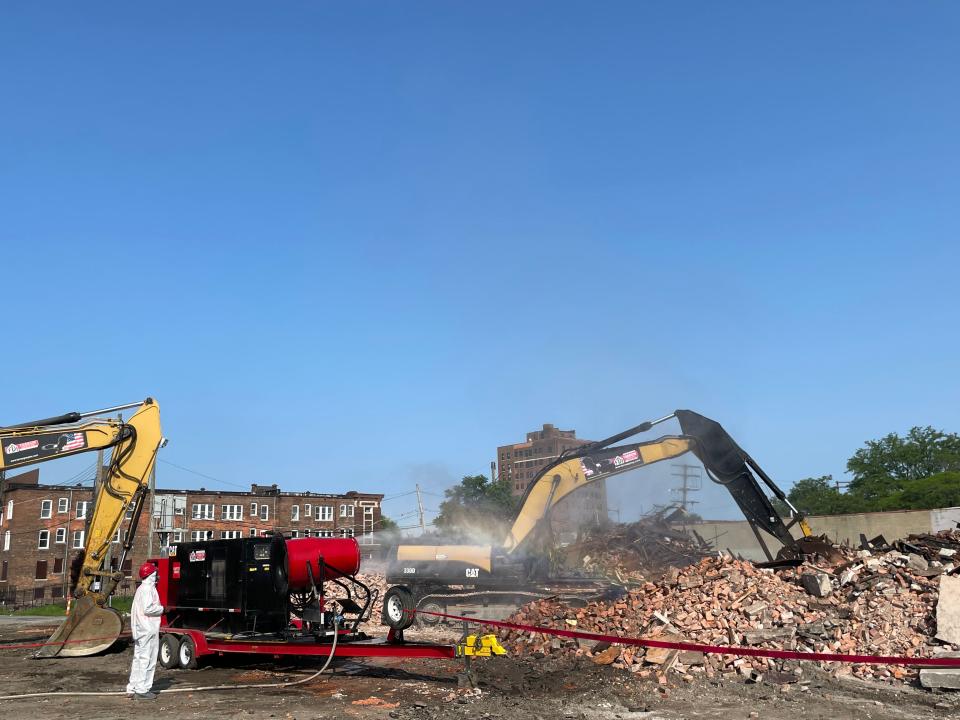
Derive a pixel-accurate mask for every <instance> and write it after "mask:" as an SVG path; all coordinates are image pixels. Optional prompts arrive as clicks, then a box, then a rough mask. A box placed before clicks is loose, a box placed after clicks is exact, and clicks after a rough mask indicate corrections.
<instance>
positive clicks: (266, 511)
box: [260, 505, 270, 520]
mask: <svg viewBox="0 0 960 720" xmlns="http://www.w3.org/2000/svg"><path fill="white" fill-rule="evenodd" d="M260 519H261V520H269V519H270V506H269V505H261V506H260Z"/></svg>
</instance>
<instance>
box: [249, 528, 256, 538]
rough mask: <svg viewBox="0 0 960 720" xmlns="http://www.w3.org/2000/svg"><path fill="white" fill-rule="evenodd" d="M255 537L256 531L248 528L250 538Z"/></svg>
mask: <svg viewBox="0 0 960 720" xmlns="http://www.w3.org/2000/svg"><path fill="white" fill-rule="evenodd" d="M256 536H257V529H256V528H250V537H256Z"/></svg>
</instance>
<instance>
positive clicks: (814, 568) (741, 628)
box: [502, 550, 955, 684]
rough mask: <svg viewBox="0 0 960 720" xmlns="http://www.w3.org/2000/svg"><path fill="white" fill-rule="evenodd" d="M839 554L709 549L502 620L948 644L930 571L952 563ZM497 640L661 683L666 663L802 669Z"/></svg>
mask: <svg viewBox="0 0 960 720" xmlns="http://www.w3.org/2000/svg"><path fill="white" fill-rule="evenodd" d="M846 556H847V559H846V561H845V562H842V563H840V564H839V565H836V566H833V567H821V566H818V565H810V564H804V565H801V566H799V567H795V568H786V569H778V570H773V569H761V568H758V567H756V566H754V565H753V564H752V563H749V562H746V561H742V560H735V559H732V558H729V557H713V558H708V559H703V560H700V561H699V562H697V563H696V564H694V565H690V566H688V567H686V568H684V569H677V568H671V569H669V570H668V571H667V573H666V574H665V575H664V577H663V579H662V580H660V581H659V582H646V583H643V584H642V585H641V586H640V587H638V588H636V589H633V590H631V591H630V592H629V593H625V594H624V595H623V596H621V597H620V598H619V599H617V600H613V601H604V602H597V603H591V604H590V605H588V606H586V607H584V608H570V607H567V606H565V605H564V604H563V603H562V602H559V601H557V600H553V599H550V600H542V601H538V602H535V603H531V604H529V605H526V606H524V607H523V608H521V609H520V610H519V611H518V612H517V613H515V614H514V616H513V617H512V618H511V621H512V622H516V623H521V624H525V625H542V626H547V627H555V628H561V629H577V630H583V631H586V632H594V633H601V634H608V635H620V636H630V637H645V638H651V639H659V640H670V641H675V642H684V641H686V642H694V643H702V644H710V645H742V646H755V647H763V648H771V649H791V650H800V651H811V652H826V653H844V654H869V655H898V656H906V657H927V656H931V655H933V654H935V653H936V652H938V651H939V650H950V649H955V648H951V646H949V645H942V644H941V643H939V642H938V641H937V640H935V639H934V634H935V632H936V606H937V599H938V588H939V582H940V579H939V578H937V577H935V575H937V574H942V573H945V572H946V573H949V572H953V571H954V570H955V568H954V567H953V565H952V563H947V564H944V563H941V562H940V561H939V560H933V561H929V560H927V559H925V558H922V557H920V556H919V555H917V554H904V553H901V552H899V551H896V550H890V551H887V552H884V553H881V554H874V553H872V552H870V551H869V550H860V551H847V552H846ZM946 580H952V578H946ZM502 641H503V642H504V645H509V646H511V649H512V650H513V651H514V652H517V653H519V654H522V655H528V654H538V653H542V654H557V653H559V654H563V653H573V654H576V655H585V656H587V657H590V658H592V659H593V661H594V662H596V663H599V664H612V665H614V666H615V667H621V668H624V669H627V670H629V671H630V672H633V673H637V674H638V675H639V676H641V677H650V676H656V677H657V678H658V679H659V680H660V682H664V683H665V682H666V681H667V673H668V672H674V673H679V675H680V676H681V677H683V678H684V679H688V680H692V679H693V676H694V675H695V674H697V673H704V674H706V675H707V676H708V677H715V676H717V675H735V674H737V675H742V676H744V677H746V678H748V679H750V680H754V681H760V680H761V679H762V678H764V677H765V678H766V681H772V682H776V683H779V684H785V683H790V682H797V681H798V680H799V676H800V674H801V673H802V670H801V665H800V664H799V663H798V662H793V661H781V660H775V659H767V658H752V657H737V656H734V655H712V654H711V655H706V656H705V655H704V654H702V653H697V652H681V651H677V650H667V649H660V648H642V647H635V646H620V645H613V646H610V645H607V644H603V643H601V644H597V643H594V642H592V641H579V640H572V639H566V638H557V637H554V636H550V635H543V634H539V633H528V632H519V631H510V632H509V633H508V634H507V635H505V636H504V638H502ZM821 666H822V667H823V668H824V669H826V670H828V671H830V672H832V673H834V674H836V675H841V674H849V673H852V674H853V675H855V676H858V677H861V678H874V679H881V680H889V681H895V680H899V679H905V678H912V677H914V676H915V675H916V671H915V670H911V669H910V668H905V667H899V666H871V665H850V664H845V663H822V664H821Z"/></svg>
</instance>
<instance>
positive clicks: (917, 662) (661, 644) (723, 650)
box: [411, 610, 960, 668]
mask: <svg viewBox="0 0 960 720" xmlns="http://www.w3.org/2000/svg"><path fill="white" fill-rule="evenodd" d="M411 612H414V613H419V614H422V615H435V616H436V617H440V618H446V619H448V620H459V621H466V622H469V623H474V624H476V625H489V626H491V627H499V628H508V629H510V630H521V631H523V632H533V633H541V634H543V635H556V636H558V637H568V638H579V639H581V640H596V641H598V642H608V643H611V644H616V645H638V646H640V647H655V648H667V649H669V650H693V651H695V652H702V653H710V654H713V655H743V656H748V657H767V658H778V659H780V660H813V661H821V662H842V663H863V664H866V665H907V666H912V667H955V668H960V657H953V658H947V657H943V658H911V657H899V656H886V655H840V654H836V653H820V652H800V651H797V650H766V649H763V648H749V647H737V646H732V645H731V646H725V645H702V644H700V643H686V642H670V641H667V640H648V639H646V638H631V637H620V636H619V635H601V634H599V633H591V632H583V631H580V630H556V629H554V628H548V627H542V626H540V625H521V624H519V623H512V622H506V621H505V620H478V619H477V618H469V617H462V616H460V615H447V614H446V613H438V612H428V611H425V610H416V611H411Z"/></svg>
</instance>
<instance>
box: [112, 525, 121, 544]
mask: <svg viewBox="0 0 960 720" xmlns="http://www.w3.org/2000/svg"><path fill="white" fill-rule="evenodd" d="M110 542H115V543H118V542H120V528H117V531H116V532H115V533H114V534H113V540H111V541H110Z"/></svg>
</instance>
